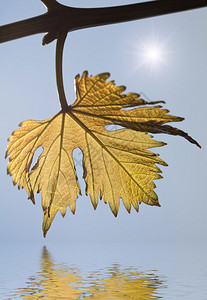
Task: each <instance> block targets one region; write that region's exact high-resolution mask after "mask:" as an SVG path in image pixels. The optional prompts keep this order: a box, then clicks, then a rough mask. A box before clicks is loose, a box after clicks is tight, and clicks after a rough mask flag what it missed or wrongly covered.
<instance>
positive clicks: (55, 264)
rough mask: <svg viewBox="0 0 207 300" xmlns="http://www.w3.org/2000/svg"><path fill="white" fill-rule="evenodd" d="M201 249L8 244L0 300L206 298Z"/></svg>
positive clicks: (206, 277)
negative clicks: (42, 299)
mask: <svg viewBox="0 0 207 300" xmlns="http://www.w3.org/2000/svg"><path fill="white" fill-rule="evenodd" d="M206 250H207V249H206V247H205V246H204V245H164V244H162V245H154V244H147V245H137V244H134V245H133V244H128V245H124V244H112V245H111V244H109V245H106V244H102V245H101V244H95V243H94V244H76V245H69V244H59V245H57V244H56V245H55V244H50V245H47V246H42V245H27V244H9V245H4V246H2V247H1V271H0V279H1V280H0V299H24V298H25V299H39V298H40V299H41V298H44V299H109V300H110V299H132V300H133V299H140V300H147V299H168V300H170V299H186V300H187V299H188V300H190V299H199V300H206V299H207V259H206V255H205V253H206Z"/></svg>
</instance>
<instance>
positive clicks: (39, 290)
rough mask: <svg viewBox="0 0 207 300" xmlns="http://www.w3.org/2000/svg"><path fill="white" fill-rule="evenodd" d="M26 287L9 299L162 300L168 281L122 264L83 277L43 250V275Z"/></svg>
mask: <svg viewBox="0 0 207 300" xmlns="http://www.w3.org/2000/svg"><path fill="white" fill-rule="evenodd" d="M26 285H27V286H26V287H25V288H18V289H16V290H14V291H13V292H11V293H10V295H9V297H8V298H7V299H15V298H18V299H19V298H20V297H21V298H26V299H39V298H44V299H48V300H49V299H71V300H75V299H85V298H86V299H100V300H101V299H107V300H113V299H130V300H133V299H139V300H147V299H162V298H163V297H162V296H161V293H160V292H159V290H160V289H161V288H164V287H165V282H164V281H163V279H160V278H159V277H158V276H157V275H155V274H153V273H150V274H146V273H143V272H138V271H137V269H135V268H131V267H130V268H123V267H121V266H120V265H119V264H114V265H112V267H110V268H107V269H105V270H103V269H99V270H98V271H95V272H90V273H88V274H87V276H81V275H80V271H79V270H78V268H70V267H67V266H66V265H64V264H56V263H55V262H54V260H53V259H52V257H51V255H50V253H49V252H48V250H47V248H46V247H43V250H42V255H41V262H40V272H38V273H37V274H36V275H35V276H31V277H29V279H28V281H27V282H26Z"/></svg>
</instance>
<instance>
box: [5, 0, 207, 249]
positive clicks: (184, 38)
mask: <svg viewBox="0 0 207 300" xmlns="http://www.w3.org/2000/svg"><path fill="white" fill-rule="evenodd" d="M133 2H134V3H135V2H136V3H137V2H138V1H128V0H122V1H121V0H119V1H118V0H116V1H115V0H110V1H108V0H104V1H103V0H93V1H92V0H91V1H83V0H79V1H78V0H73V1H72V0H71V1H69V0H65V1H61V3H63V4H65V5H67V4H68V5H70V6H77V7H101V6H107V5H121V4H129V3H133ZM0 8H1V9H0V20H1V24H0V25H4V24H7V23H11V22H15V21H18V20H21V19H25V18H29V17H33V16H36V15H39V14H42V13H44V12H45V7H44V5H43V4H42V3H41V2H40V1H38V0H30V1H27V0H15V1H5V0H0ZM206 22H207V9H206V8H202V9H197V10H192V11H188V12H182V13H177V14H171V15H166V16H159V17H154V18H149V19H144V20H139V21H133V22H127V23H121V24H116V25H108V26H101V27H97V28H90V29H84V30H79V31H74V32H72V33H69V34H68V37H67V41H66V45H65V50H64V84H65V89H66V95H67V99H68V103H69V104H71V103H73V102H74V100H75V93H74V77H75V76H76V74H82V72H83V71H84V70H88V72H89V74H91V75H96V74H98V73H102V72H109V73H110V74H111V77H110V79H113V80H115V82H116V84H117V85H125V86H126V87H127V90H126V91H127V92H137V93H140V94H141V96H142V97H145V98H146V99H147V100H152V101H156V100H165V101H166V104H165V107H166V108H168V109H169V110H170V112H171V113H172V114H173V115H178V116H181V117H184V118H185V120H184V121H183V122H182V123H180V124H175V125H176V126H178V127H179V128H181V129H182V130H184V131H186V132H188V133H189V135H191V136H192V137H193V138H195V139H196V140H197V141H198V142H199V143H200V145H201V146H202V149H199V148H197V147H196V146H195V145H192V144H190V143H189V142H188V141H186V140H184V139H183V138H181V137H173V136H166V135H156V136H155V139H157V140H162V141H164V142H167V144H168V145H167V146H165V147H163V148H162V149H155V152H156V153H160V156H161V158H162V159H164V160H165V161H166V162H167V163H168V165H169V166H168V167H162V171H163V179H161V180H159V181H156V185H157V188H156V190H155V191H156V193H157V195H158V197H159V202H160V204H161V207H160V208H159V207H151V206H147V205H145V204H144V203H142V204H141V205H140V211H139V213H136V212H135V211H134V210H133V209H132V211H131V214H128V213H127V212H126V210H125V208H124V206H123V205H122V204H121V206H120V211H119V214H118V217H117V218H115V217H114V216H113V214H112V213H111V211H110V209H109V206H108V205H105V204H104V203H103V201H101V202H99V205H98V208H97V209H96V211H94V210H93V207H92V205H91V203H90V199H89V197H86V196H85V195H83V196H81V197H79V198H78V200H77V210H76V214H75V216H74V215H72V213H71V212H70V211H69V209H68V210H67V214H66V216H65V218H64V219H63V218H62V217H61V215H60V213H58V214H57V215H56V217H55V220H54V221H53V224H52V226H51V228H50V230H49V232H48V234H47V238H46V239H47V242H50V241H51V242H57V243H58V242H62V241H68V242H78V241H87V242H100V241H101V242H131V241H132V242H135V243H144V242H155V243H160V242H169V243H170V242H172V243H174V242H184V243H185V242H186V243H187V242H188V243H197V242H202V243H206V244H207V235H206V230H207V195H206V185H207V132H206V128H207V118H206V115H205V114H206V111H207V101H206V95H207V85H206V79H207V26H206V25H207V24H206ZM42 37H43V34H38V35H34V36H30V37H26V38H22V39H18V40H14V41H11V42H7V43H4V44H1V47H0V57H1V60H0V66H1V67H0V87H1V89H0V97H1V109H0V120H1V134H0V189H1V195H0V201H1V210H0V241H1V242H5V243H6V242H17V241H20V242H21V241H35V242H41V243H43V242H44V243H45V240H44V238H43V236H42V229H41V226H42V216H43V212H42V208H41V197H40V195H38V196H37V197H36V205H35V206H34V205H33V204H32V202H31V201H28V200H27V194H26V192H25V191H24V190H21V191H19V190H18V189H17V187H14V186H13V184H12V178H11V177H9V176H7V174H6V167H7V162H8V160H5V158H4V155H5V151H6V147H7V144H8V142H7V138H8V137H9V136H10V135H11V133H12V132H13V130H15V129H16V128H17V127H18V124H19V123H20V122H21V121H23V120H28V119H34V120H44V119H47V118H49V117H51V116H53V115H54V114H55V113H56V112H58V111H59V110H60V106H59V101H58V96H57V91H56V83H55V64H54V62H55V42H53V43H51V44H49V45H47V46H44V47H43V46H42V45H41V41H42ZM155 46H156V51H157V52H159V53H158V54H155V52H153V54H152V52H150V53H151V54H150V55H151V56H156V59H155V61H154V63H153V62H152V60H151V59H150V55H149V53H148V50H149V49H155ZM146 53H148V55H147V56H146ZM75 160H76V163H77V167H78V171H79V180H80V182H81V183H80V185H81V187H82V188H83V187H84V182H83V181H82V179H81V164H80V161H81V153H80V152H76V154H75Z"/></svg>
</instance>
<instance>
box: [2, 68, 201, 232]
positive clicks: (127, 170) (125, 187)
mask: <svg viewBox="0 0 207 300" xmlns="http://www.w3.org/2000/svg"><path fill="white" fill-rule="evenodd" d="M108 77H109V74H108V73H103V74H99V75H97V76H95V77H91V76H90V77H89V76H88V73H87V72H84V73H83V75H82V77H80V76H79V75H77V76H76V95H77V99H76V101H75V102H74V103H73V104H72V105H70V106H68V107H67V108H66V109H64V110H61V111H60V112H59V113H57V114H56V115H55V116H53V117H52V118H50V119H47V120H44V121H33V120H28V121H24V122H22V123H21V124H20V125H19V126H20V128H19V129H17V130H15V131H14V132H13V133H12V136H11V137H10V138H9V141H10V143H9V145H8V148H7V151H6V157H7V156H9V163H8V174H10V175H11V176H13V183H14V185H16V184H17V185H18V188H19V189H20V188H25V190H26V192H27V194H28V196H29V197H28V198H29V199H31V200H32V201H33V202H34V203H35V200H34V195H35V194H36V193H39V192H41V193H42V208H43V211H44V218H43V232H44V236H45V235H46V233H47V231H48V229H49V228H50V225H51V223H52V221H53V219H54V216H55V214H56V213H57V211H58V210H60V212H61V214H62V216H64V215H65V213H66V208H67V206H69V207H70V210H71V211H72V213H75V210H76V198H77V195H78V194H81V191H80V187H79V184H78V179H77V175H76V169H75V166H74V161H73V156H72V153H73V150H74V149H76V148H80V149H81V151H82V153H83V162H82V163H83V169H84V173H83V177H84V179H85V182H86V194H87V195H89V196H90V198H91V202H92V204H93V207H94V209H95V208H96V207H97V205H98V201H99V199H102V198H104V202H105V203H109V206H110V208H111V210H112V212H113V214H114V215H115V216H117V213H118V210H119V204H120V198H121V199H122V201H123V203H124V206H125V207H126V209H127V211H128V212H130V210H131V206H132V205H133V207H134V208H135V210H136V211H138V209H139V204H140V203H141V202H144V203H146V204H149V205H157V206H159V202H158V197H157V195H156V194H155V192H154V190H153V189H154V188H155V184H154V182H153V180H155V179H159V178H161V175H160V173H161V170H160V169H159V168H158V166H157V164H160V165H167V164H166V163H165V162H164V161H163V160H162V159H160V158H159V157H158V154H154V153H153V152H151V151H149V150H147V149H149V148H153V147H160V146H163V145H165V143H163V142H159V141H156V140H153V139H152V136H151V135H149V134H148V132H151V133H168V134H172V135H180V136H183V137H185V138H186V139H187V140H189V141H190V142H192V143H194V144H196V145H197V146H199V144H198V143H197V142H196V141H195V140H193V139H192V138H191V137H190V136H188V134H187V133H185V132H183V131H181V130H179V129H176V128H174V127H171V126H169V125H165V124H166V123H167V122H178V121H182V120H183V118H180V117H175V116H172V115H169V114H168V112H169V111H168V110H166V109H163V108H162V106H160V105H158V104H159V103H158V102H146V101H145V100H142V99H141V98H140V97H139V95H138V94H136V93H128V94H123V91H124V90H125V87H124V86H118V87H117V86H115V83H114V82H113V81H107V79H108ZM107 125H119V127H118V129H117V130H108V129H107V128H106V126H107ZM120 126H121V128H120ZM40 147H42V149H43V151H42V153H41V155H40V156H39V158H38V160H37V163H36V164H35V165H34V167H33V168H32V169H31V164H32V159H33V156H34V153H35V151H36V150H37V149H38V148H40Z"/></svg>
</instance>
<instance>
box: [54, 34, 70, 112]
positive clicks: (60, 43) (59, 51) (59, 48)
mask: <svg viewBox="0 0 207 300" xmlns="http://www.w3.org/2000/svg"><path fill="white" fill-rule="evenodd" d="M66 36H67V32H63V33H61V34H60V36H59V37H58V39H57V44H56V61H55V62H56V83H57V90H58V95H59V101H60V105H61V108H62V110H64V109H66V108H67V107H68V103H67V100H66V97H65V91H64V85H63V48H64V44H65V39H66Z"/></svg>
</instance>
